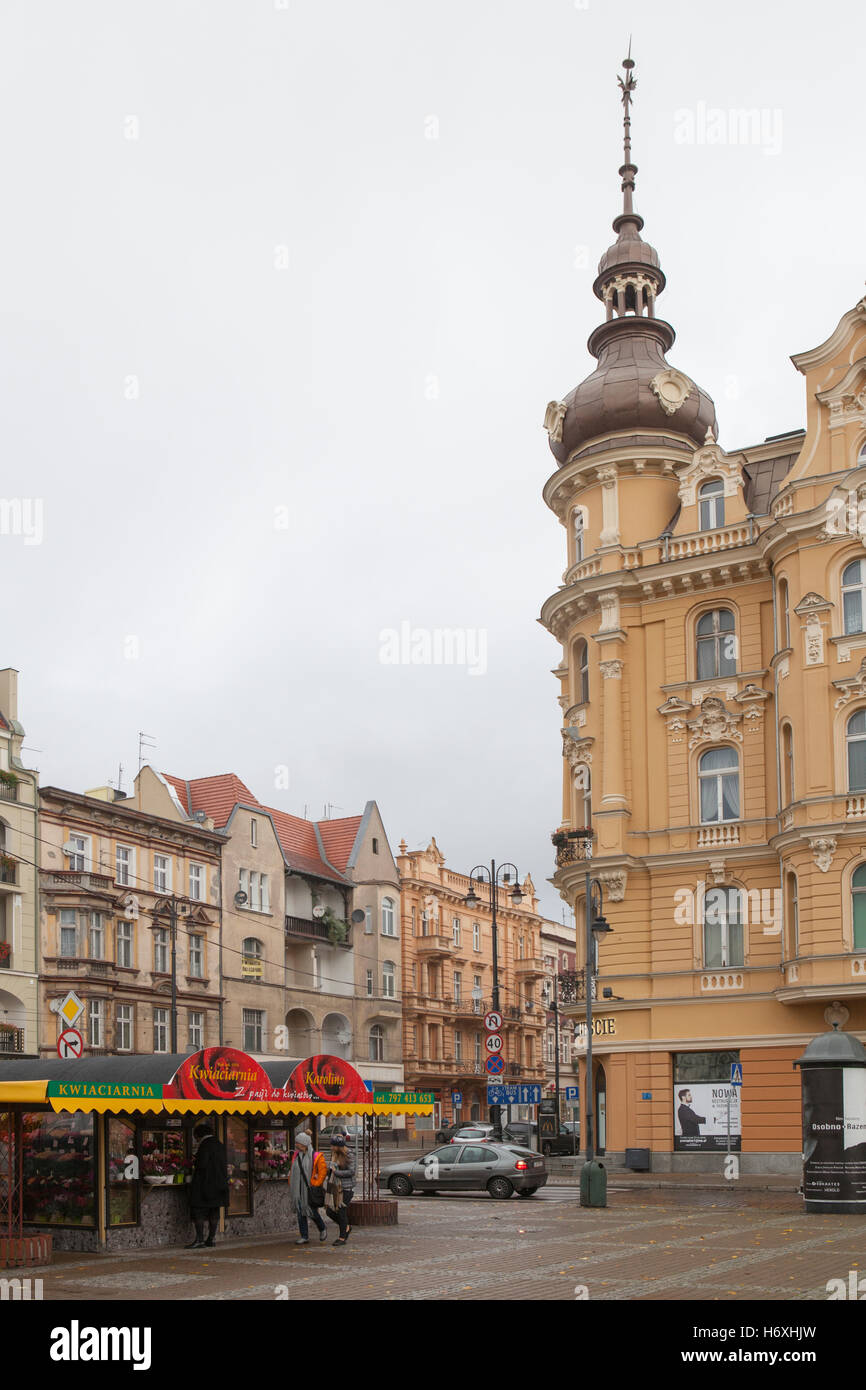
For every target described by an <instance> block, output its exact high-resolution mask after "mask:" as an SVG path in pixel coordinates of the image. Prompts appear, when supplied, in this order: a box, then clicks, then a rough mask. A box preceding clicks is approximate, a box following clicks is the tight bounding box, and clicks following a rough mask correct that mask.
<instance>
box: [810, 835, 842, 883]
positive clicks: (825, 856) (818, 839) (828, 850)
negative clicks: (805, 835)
mask: <svg viewBox="0 0 866 1390" xmlns="http://www.w3.org/2000/svg"><path fill="white" fill-rule="evenodd" d="M809 848H810V850H811V851H812V853H813V855H814V856H815V863H816V865H817V867H818V868H819V869H820V870H821V873H822V874H826V872H827V870H828V869H829V868H830V865H831V864H832V863H833V855H834V854H835V853H836V840H835V838H834V837H833V836H832V835H810V836H809Z"/></svg>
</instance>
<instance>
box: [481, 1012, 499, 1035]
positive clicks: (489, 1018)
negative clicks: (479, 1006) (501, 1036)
mask: <svg viewBox="0 0 866 1390" xmlns="http://www.w3.org/2000/svg"><path fill="white" fill-rule="evenodd" d="M484 1027H485V1028H486V1029H487V1031H488V1033H498V1032H499V1030H500V1028H501V1027H502V1014H498V1013H496V1012H495V1011H494V1010H493V1009H491V1011H490V1013H489V1014H485V1015H484Z"/></svg>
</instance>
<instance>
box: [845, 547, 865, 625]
mask: <svg viewBox="0 0 866 1390" xmlns="http://www.w3.org/2000/svg"><path fill="white" fill-rule="evenodd" d="M864 589H866V574H864V572H863V561H862V560H852V561H851V564H850V565H846V566H845V568H844V569H843V571H842V614H843V623H844V626H845V632H846V634H847V633H849V632H862V631H863V630H864V629H863V614H864V612H866V604H864V602H863V595H864Z"/></svg>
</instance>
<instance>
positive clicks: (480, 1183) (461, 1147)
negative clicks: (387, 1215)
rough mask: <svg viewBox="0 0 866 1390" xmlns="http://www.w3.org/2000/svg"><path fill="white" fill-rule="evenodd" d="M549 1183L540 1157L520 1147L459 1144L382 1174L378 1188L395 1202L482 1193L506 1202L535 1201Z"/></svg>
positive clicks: (409, 1161)
mask: <svg viewBox="0 0 866 1390" xmlns="http://www.w3.org/2000/svg"><path fill="white" fill-rule="evenodd" d="M546 1182H547V1165H546V1164H545V1162H544V1159H543V1158H542V1157H541V1154H537V1153H532V1152H531V1151H530V1150H529V1149H523V1148H521V1147H520V1146H519V1145H517V1144H491V1143H485V1144H479V1143H475V1144H472V1143H469V1144H467V1143H461V1142H460V1141H459V1140H458V1141H457V1142H456V1143H455V1142H454V1140H452V1141H451V1143H450V1144H443V1145H442V1146H441V1147H440V1148H438V1149H431V1150H430V1152H429V1153H427V1154H425V1155H424V1156H423V1158H415V1159H407V1160H406V1162H405V1163H390V1164H389V1165H388V1167H387V1168H382V1169H381V1171H380V1173H379V1186H380V1187H387V1188H388V1189H389V1190H390V1191H391V1192H393V1193H394V1195H395V1196H396V1197H408V1196H410V1195H411V1193H413V1192H424V1193H431V1192H484V1191H487V1192H489V1193H490V1195H491V1197H498V1198H500V1199H502V1200H505V1199H506V1198H508V1197H510V1196H511V1195H512V1194H513V1193H514V1192H516V1193H517V1195H518V1197H532V1196H534V1194H535V1193H536V1192H537V1191H538V1189H539V1188H540V1187H543V1186H544V1184H545V1183H546Z"/></svg>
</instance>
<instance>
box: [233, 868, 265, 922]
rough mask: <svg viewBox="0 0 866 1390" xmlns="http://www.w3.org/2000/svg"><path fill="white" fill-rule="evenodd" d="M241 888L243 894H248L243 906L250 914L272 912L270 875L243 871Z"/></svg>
mask: <svg viewBox="0 0 866 1390" xmlns="http://www.w3.org/2000/svg"><path fill="white" fill-rule="evenodd" d="M240 888H241V892H242V893H246V895H247V900H246V902H245V903H242V904H241V906H242V907H245V908H247V909H248V910H249V911H250V912H270V910H271V899H270V886H269V883H268V875H267V874H260V873H259V872H258V870H257V869H249V870H247V869H241V871H240Z"/></svg>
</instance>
